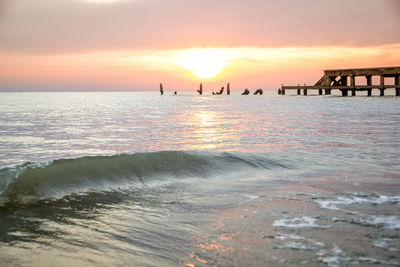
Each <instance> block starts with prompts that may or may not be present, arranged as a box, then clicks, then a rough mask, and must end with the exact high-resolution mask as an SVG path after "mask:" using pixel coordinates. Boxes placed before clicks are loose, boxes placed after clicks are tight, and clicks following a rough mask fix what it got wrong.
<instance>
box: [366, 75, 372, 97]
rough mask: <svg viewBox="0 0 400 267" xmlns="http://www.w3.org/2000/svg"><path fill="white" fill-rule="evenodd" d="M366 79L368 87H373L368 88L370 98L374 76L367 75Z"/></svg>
mask: <svg viewBox="0 0 400 267" xmlns="http://www.w3.org/2000/svg"><path fill="white" fill-rule="evenodd" d="M365 78H366V79H367V86H371V88H367V92H368V96H371V95H372V76H371V75H366V76H365Z"/></svg>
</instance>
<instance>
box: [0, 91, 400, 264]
mask: <svg viewBox="0 0 400 267" xmlns="http://www.w3.org/2000/svg"><path fill="white" fill-rule="evenodd" d="M398 107H399V99H398V98H397V97H392V96H387V97H369V98H368V97H347V98H342V97H336V96H309V97H304V96H278V95H275V93H267V94H266V95H263V96H252V95H249V96H240V95H238V94H233V95H231V96H207V95H206V96H197V95H190V94H189V93H188V94H186V95H178V96H172V95H164V96H159V95H158V94H157V93H156V92H91V93H88V92H73V93H44V92H37V93H1V98H0V114H1V117H0V168H1V169H0V193H1V195H0V217H1V219H0V247H1V249H0V264H1V265H5V266H15V265H27V266H30V265H35V266H36V265H44V266H49V265H56V264H57V265H58V266H71V265H75V266H76V265H108V264H111V265H116V266H120V265H121V266H122V265H123V266H125V265H139V266H157V265H163V266H177V265H178V266H192V265H200V266H208V265H218V266H232V265H233V266H265V265H277V266H280V265H306V266H309V265H316V266H319V265H321V266H322V265H329V266H342V265H361V266H363V265H378V264H382V265H385V266H391V265H394V266H397V265H400V259H399V256H398V254H399V250H400V238H399V234H400V194H399V193H398V192H399V189H400V186H399V185H400V184H399V178H400V175H399V173H400V167H399V165H398V164H397V161H398V160H397V159H398V158H399V156H400V152H399V151H400V145H399V143H398V140H399V137H400V131H399V126H398V125H399V122H400V112H399V110H398ZM22 256H23V257H22Z"/></svg>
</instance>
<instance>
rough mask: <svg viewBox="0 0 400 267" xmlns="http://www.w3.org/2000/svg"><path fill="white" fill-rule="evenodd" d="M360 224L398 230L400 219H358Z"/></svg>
mask: <svg viewBox="0 0 400 267" xmlns="http://www.w3.org/2000/svg"><path fill="white" fill-rule="evenodd" d="M360 222H361V223H365V224H369V225H375V226H379V227H383V228H386V229H390V230H400V218H399V217H397V216H368V217H366V218H362V219H360Z"/></svg>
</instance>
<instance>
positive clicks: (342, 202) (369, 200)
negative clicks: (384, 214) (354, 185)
mask: <svg viewBox="0 0 400 267" xmlns="http://www.w3.org/2000/svg"><path fill="white" fill-rule="evenodd" d="M315 202H317V203H318V204H319V205H320V206H321V208H324V209H330V210H340V208H339V207H338V206H346V205H354V204H371V205H387V204H400V196H385V195H356V194H354V195H350V196H339V197H336V198H334V199H317V200H315Z"/></svg>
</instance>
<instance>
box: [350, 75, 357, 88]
mask: <svg viewBox="0 0 400 267" xmlns="http://www.w3.org/2000/svg"><path fill="white" fill-rule="evenodd" d="M350 86H351V87H355V86H356V76H354V75H351V76H350Z"/></svg>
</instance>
